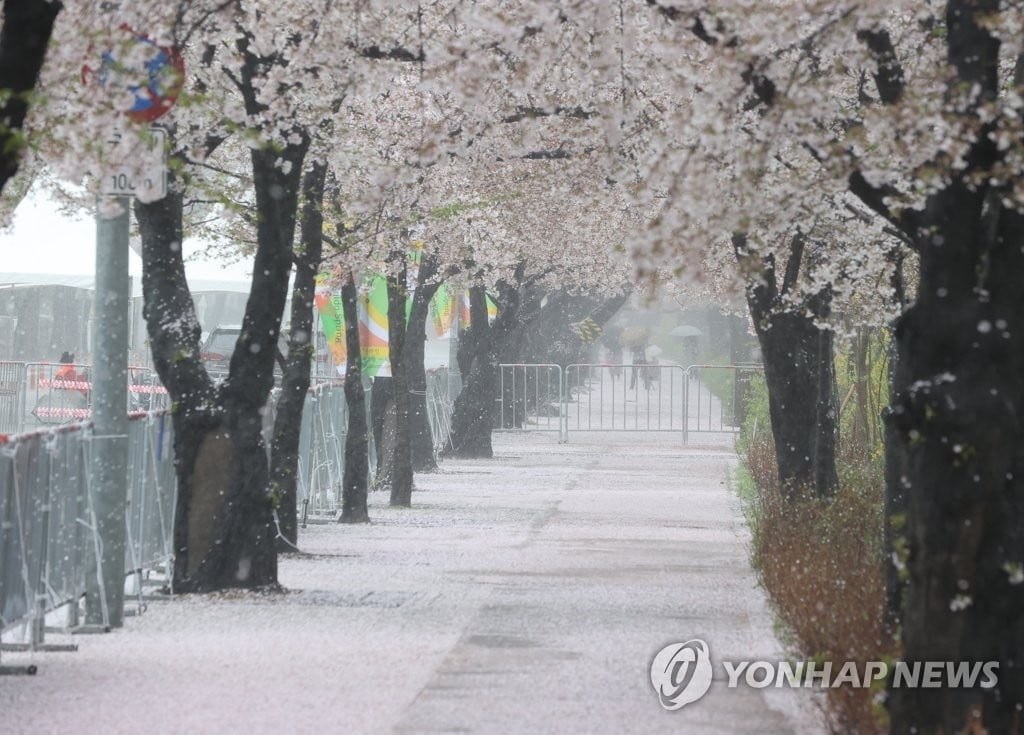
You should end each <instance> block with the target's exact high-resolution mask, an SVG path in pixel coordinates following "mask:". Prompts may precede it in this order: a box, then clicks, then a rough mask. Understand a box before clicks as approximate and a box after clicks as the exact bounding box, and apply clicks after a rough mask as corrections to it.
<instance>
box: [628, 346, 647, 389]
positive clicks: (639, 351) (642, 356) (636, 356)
mask: <svg viewBox="0 0 1024 735" xmlns="http://www.w3.org/2000/svg"><path fill="white" fill-rule="evenodd" d="M646 365H647V352H646V351H645V349H644V348H643V347H637V348H636V349H634V350H633V368H632V370H631V371H630V374H629V389H630V390H633V389H634V388H636V376H637V373H640V372H641V371H643V370H644V367H645V366H646ZM646 382H647V379H646V377H644V383H646Z"/></svg>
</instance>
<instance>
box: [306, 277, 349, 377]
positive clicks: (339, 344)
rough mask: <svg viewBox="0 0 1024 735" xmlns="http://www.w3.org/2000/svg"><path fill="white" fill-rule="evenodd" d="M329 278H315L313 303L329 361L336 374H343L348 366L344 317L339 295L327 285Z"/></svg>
mask: <svg viewBox="0 0 1024 735" xmlns="http://www.w3.org/2000/svg"><path fill="white" fill-rule="evenodd" d="M329 282H330V276H329V275H328V274H327V273H321V274H320V275H318V276H317V277H316V291H315V292H314V294H313V303H315V304H316V310H317V312H319V314H320V323H321V324H322V325H323V330H324V336H326V337H327V348H328V349H329V350H330V351H331V359H332V360H333V361H334V364H335V366H336V367H337V370H338V372H339V373H340V374H341V375H344V374H345V368H346V366H347V364H348V350H347V349H346V348H345V317H344V316H343V314H344V308H343V307H342V304H341V294H339V293H335V292H334V290H333V289H332V288H331V287H330V286H329V285H328V284H329Z"/></svg>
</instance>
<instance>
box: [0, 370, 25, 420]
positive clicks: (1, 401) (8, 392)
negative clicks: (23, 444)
mask: <svg viewBox="0 0 1024 735" xmlns="http://www.w3.org/2000/svg"><path fill="white" fill-rule="evenodd" d="M24 396H25V363H23V362H11V361H7V360H4V361H0V434H13V433H15V432H17V431H19V430H20V429H21V416H22V413H23V411H24V410H23V408H22V405H21V404H22V400H23V399H24Z"/></svg>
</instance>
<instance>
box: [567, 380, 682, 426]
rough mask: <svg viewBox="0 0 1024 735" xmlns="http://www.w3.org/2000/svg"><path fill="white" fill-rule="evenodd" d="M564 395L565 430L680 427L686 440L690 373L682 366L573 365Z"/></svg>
mask: <svg viewBox="0 0 1024 735" xmlns="http://www.w3.org/2000/svg"><path fill="white" fill-rule="evenodd" d="M564 396H565V397H564V402H563V405H564V407H565V424H566V434H568V433H569V432H571V431H657V432H676V433H678V434H679V435H680V437H682V438H683V440H684V441H685V437H686V419H685V417H686V411H685V407H686V375H685V371H684V370H683V368H682V366H680V365H672V364H664V365H663V364H644V365H626V364H618V365H595V364H579V365H569V366H568V367H566V369H565V389H564ZM570 404H572V405H570Z"/></svg>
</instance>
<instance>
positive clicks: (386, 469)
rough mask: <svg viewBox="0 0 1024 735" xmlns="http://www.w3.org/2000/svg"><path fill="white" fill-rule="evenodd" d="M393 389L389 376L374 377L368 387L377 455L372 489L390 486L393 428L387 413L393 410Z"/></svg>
mask: <svg viewBox="0 0 1024 735" xmlns="http://www.w3.org/2000/svg"><path fill="white" fill-rule="evenodd" d="M394 398H395V390H394V384H393V382H392V380H391V378H388V377H380V376H378V377H376V378H374V379H373V385H372V386H371V387H370V422H371V423H372V424H373V427H372V428H373V446H374V450H375V454H376V456H377V464H376V467H374V478H373V489H374V490H380V489H381V488H385V487H391V457H392V455H393V454H394V452H395V449H394V443H395V437H394V428H393V421H394V420H393V419H392V420H391V421H392V423H391V424H389V423H388V414H392V415H393V412H394Z"/></svg>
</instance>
